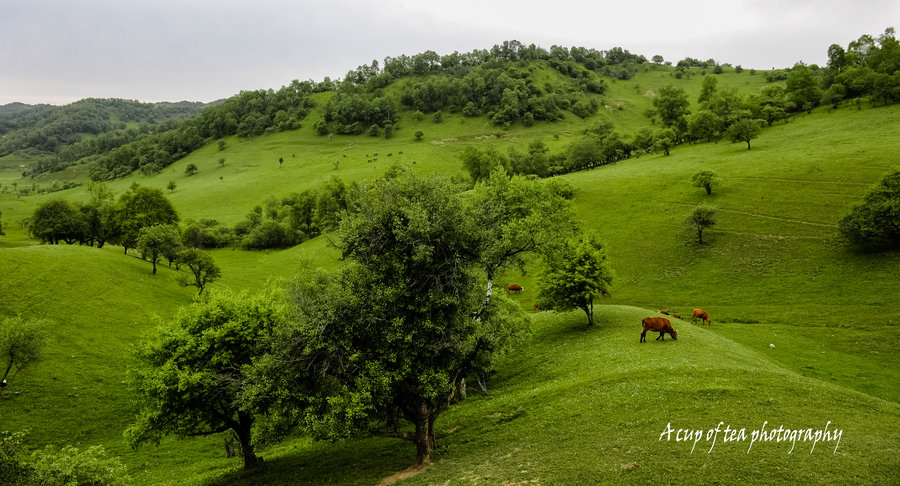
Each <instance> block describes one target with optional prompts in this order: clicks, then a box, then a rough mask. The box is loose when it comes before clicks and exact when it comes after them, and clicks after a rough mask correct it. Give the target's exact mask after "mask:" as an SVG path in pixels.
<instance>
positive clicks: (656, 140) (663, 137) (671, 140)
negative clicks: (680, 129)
mask: <svg viewBox="0 0 900 486" xmlns="http://www.w3.org/2000/svg"><path fill="white" fill-rule="evenodd" d="M677 143H678V136H677V135H676V134H675V130H672V129H671V128H660V129H659V130H656V131H655V132H653V149H654V150H662V151H663V152H664V153H665V154H666V156H668V155H669V149H671V148H672V147H674V146H675V145H676V144H677Z"/></svg>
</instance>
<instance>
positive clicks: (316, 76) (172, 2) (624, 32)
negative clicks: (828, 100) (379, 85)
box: [0, 0, 900, 105]
mask: <svg viewBox="0 0 900 486" xmlns="http://www.w3.org/2000/svg"><path fill="white" fill-rule="evenodd" d="M898 24H900V1H897V0H756V1H751V0H666V1H645V0H624V1H622V0H618V1H616V2H610V1H599V0H580V1H579V0H543V1H534V0H496V1H495V0H480V1H479V0H452V1H450V0H447V1H444V2H434V1H429V0H356V1H353V0H318V1H308V0H296V1H290V0H252V1H246V2H239V1H234V0H0V105H2V104H6V103H10V102H13V101H20V102H24V103H30V104H34V103H53V104H64V103H69V102H72V101H75V100H78V99H81V98H87V97H95V98H127V99H138V100H141V101H180V100H190V101H212V100H215V99H220V98H226V97H229V96H231V95H234V94H237V93H238V92H239V91H241V90H255V89H268V88H274V89H277V88H279V87H281V86H282V85H285V84H288V83H290V81H291V80H293V79H300V80H305V79H313V80H315V81H321V80H322V79H323V78H324V77H325V76H330V77H331V78H332V79H334V78H342V77H343V76H344V75H345V74H346V73H347V71H349V70H351V69H355V68H356V67H357V66H359V65H361V64H370V63H371V62H372V60H373V59H375V60H378V62H379V64H382V61H383V60H384V58H385V57H387V56H392V57H393V56H398V55H401V54H407V55H413V54H418V53H420V52H424V51H426V50H433V51H435V52H437V53H438V54H441V55H443V54H448V53H451V52H453V51H459V52H469V51H472V50H473V49H490V48H491V46H493V45H494V44H499V43H501V42H503V41H504V40H512V39H515V40H518V41H520V42H522V43H523V44H525V45H528V44H531V43H534V44H537V45H539V46H541V47H543V48H545V49H549V48H550V46H551V45H554V44H556V45H561V46H565V47H571V46H583V47H588V48H594V49H598V50H607V49H610V48H612V47H615V46H619V47H622V48H625V49H628V50H629V51H631V52H632V53H635V54H643V55H644V56H646V57H647V58H648V59H649V58H651V57H652V56H653V55H655V54H660V55H662V56H663V57H664V58H665V59H666V60H667V61H673V62H677V61H678V60H680V59H683V58H685V57H694V58H697V59H701V60H706V59H710V58H712V59H715V60H716V61H718V62H720V63H724V62H728V63H731V64H734V65H737V64H741V65H743V66H744V67H745V68H759V69H769V68H772V67H778V68H783V67H790V66H792V65H793V64H794V63H795V62H797V61H801V60H802V61H804V62H806V63H816V64H820V65H824V64H825V60H826V52H827V49H828V46H829V45H831V44H834V43H837V44H840V45H841V46H843V47H846V46H847V44H848V43H849V42H850V41H852V40H854V39H857V38H858V37H859V36H860V35H862V34H871V35H873V36H877V35H880V34H881V33H883V32H884V29H885V28H886V27H892V26H893V27H898V28H900V25H898Z"/></svg>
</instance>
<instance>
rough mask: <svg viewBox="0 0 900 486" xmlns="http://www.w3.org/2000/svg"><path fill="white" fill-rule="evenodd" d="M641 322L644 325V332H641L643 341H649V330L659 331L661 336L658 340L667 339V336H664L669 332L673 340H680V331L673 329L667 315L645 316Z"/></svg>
mask: <svg viewBox="0 0 900 486" xmlns="http://www.w3.org/2000/svg"><path fill="white" fill-rule="evenodd" d="M641 324H643V326H644V332H642V333H641V342H642V343H645V342H647V331H653V332H658V333H659V337H658V338H656V340H657V341H659V340H660V339H662V340H663V341H665V340H666V338H665V337H664V336H665V335H666V333H669V335H670V336H672V339H673V340H675V341H678V332H677V331H676V330H675V329H672V324H671V323H669V320H668V319H666V318H665V317H645V318H644V320H643V321H641Z"/></svg>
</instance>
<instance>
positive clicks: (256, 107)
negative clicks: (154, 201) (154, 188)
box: [90, 80, 316, 181]
mask: <svg viewBox="0 0 900 486" xmlns="http://www.w3.org/2000/svg"><path fill="white" fill-rule="evenodd" d="M315 89H316V85H315V83H313V82H311V81H303V82H300V81H297V80H294V81H293V82H291V84H289V85H287V86H283V87H281V89H279V90H277V91H275V90H271V89H270V90H257V91H242V92H241V93H240V94H237V95H235V96H232V97H231V98H228V99H227V100H225V101H223V102H222V103H219V104H216V105H213V106H209V107H207V108H206V109H204V110H203V112H202V113H200V115H199V116H197V117H194V118H192V119H190V120H186V121H184V122H182V123H180V124H179V125H178V126H177V127H175V128H172V129H170V130H167V131H165V132H162V133H158V134H153V135H151V136H146V137H143V138H140V139H138V140H136V141H134V142H131V143H128V144H126V145H123V146H120V147H118V148H115V149H113V150H111V151H109V152H107V153H105V154H104V155H102V156H99V157H97V158H96V160H94V161H92V163H91V169H90V175H91V179H93V180H94V181H99V180H108V179H113V178H116V177H123V176H126V175H128V174H130V173H132V172H133V171H136V170H140V171H141V172H143V173H145V174H154V173H157V172H159V171H161V170H162V169H163V168H165V167H168V166H169V165H170V164H172V163H173V162H175V161H176V160H179V159H181V158H182V157H184V156H186V155H187V154H189V153H191V152H192V151H194V150H196V149H197V148H199V147H200V146H202V145H203V144H204V143H206V142H208V141H211V140H216V139H219V138H222V137H225V136H228V135H238V136H240V137H255V136H257V135H262V134H263V133H270V132H276V131H284V130H292V129H295V128H299V127H300V120H302V119H303V118H305V117H306V115H307V114H308V112H309V110H310V109H311V108H312V107H313V106H315V103H314V102H313V100H312V98H311V95H312V93H313V92H314V91H315Z"/></svg>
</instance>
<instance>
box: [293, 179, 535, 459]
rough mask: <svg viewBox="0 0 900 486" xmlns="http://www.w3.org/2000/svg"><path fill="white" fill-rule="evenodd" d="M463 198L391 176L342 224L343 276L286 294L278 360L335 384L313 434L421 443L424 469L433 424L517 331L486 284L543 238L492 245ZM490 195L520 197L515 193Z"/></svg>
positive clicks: (443, 185) (310, 280)
mask: <svg viewBox="0 0 900 486" xmlns="http://www.w3.org/2000/svg"><path fill="white" fill-rule="evenodd" d="M497 184H498V185H499V182H497ZM463 189H464V187H463V186H459V185H456V184H454V183H452V182H451V181H450V180H448V179H446V178H421V177H417V176H415V175H413V174H412V173H409V172H405V171H401V170H397V171H391V172H390V173H389V174H388V175H387V176H386V177H385V178H383V179H381V180H379V181H377V182H375V183H374V184H373V185H372V186H371V187H369V188H367V189H366V190H365V191H363V193H362V195H361V199H360V200H359V201H358V204H357V205H355V206H354V210H353V211H351V212H350V213H349V214H348V216H347V217H346V218H345V219H344V220H343V221H342V222H341V226H340V231H339V238H340V242H339V247H340V248H341V250H342V253H343V255H344V258H345V259H346V260H347V261H348V265H347V267H346V268H345V269H344V270H343V271H342V272H341V273H340V274H339V275H337V276H331V277H329V276H325V275H313V276H311V277H307V278H303V279H299V280H298V281H297V282H296V283H295V284H294V285H293V286H292V290H291V292H290V295H291V296H292V300H293V302H294V304H295V305H294V307H295V309H296V313H297V321H296V325H295V328H294V329H295V330H294V334H295V335H296V336H299V337H294V338H288V339H285V341H284V342H286V343H288V346H285V347H284V348H283V349H284V350H283V352H282V353H281V354H280V355H281V358H280V360H281V361H282V362H284V363H288V365H287V366H289V368H288V369H291V368H290V367H296V368H297V369H300V370H310V369H315V370H323V372H324V373H325V374H326V375H328V376H329V377H330V380H331V385H329V386H328V387H326V391H325V393H326V394H327V395H328V397H327V399H323V400H322V402H321V403H322V404H324V405H325V410H324V411H323V414H322V417H321V418H320V419H319V420H316V421H315V422H316V424H315V426H314V427H313V428H314V430H316V431H317V432H319V433H321V434H324V435H330V436H335V435H347V434H350V433H352V432H354V431H359V430H361V429H362V430H369V431H380V432H381V433H389V434H391V435H394V436H399V437H404V438H407V439H409V440H411V441H413V442H414V443H415V444H416V451H417V462H418V463H419V464H422V463H425V462H428V461H429V460H430V457H431V453H432V451H433V450H434V447H435V444H436V443H435V421H436V420H437V419H438V417H439V416H440V415H441V414H442V413H443V412H444V411H446V410H447V408H448V407H449V406H450V404H451V400H452V398H453V397H454V396H455V393H456V390H457V389H458V385H459V383H460V381H461V380H462V379H463V378H464V377H465V374H466V373H468V372H470V371H472V370H475V369H484V368H486V367H489V366H492V358H493V357H495V356H496V355H497V354H498V353H500V352H502V351H503V350H504V349H507V348H508V345H509V343H510V342H512V341H514V340H515V338H516V337H518V336H521V335H522V333H523V332H524V330H523V329H522V326H523V324H524V323H525V322H526V320H525V319H523V318H522V317H521V311H520V310H519V309H518V307H517V306H515V305H514V304H512V303H510V302H509V301H506V300H504V299H497V298H494V299H490V298H489V296H490V285H491V284H490V283H488V291H487V292H488V297H487V298H486V297H485V290H484V289H485V287H484V283H483V282H484V281H483V278H484V272H485V269H487V268H494V271H496V270H497V269H499V268H501V267H503V266H504V265H505V264H506V263H503V262H504V261H509V260H510V259H514V258H516V255H517V254H518V253H517V252H516V248H517V247H521V246H523V245H524V246H531V245H532V243H531V240H532V239H533V238H539V237H538V235H536V234H533V235H527V234H526V232H519V231H518V230H517V229H515V228H512V227H509V228H507V229H506V230H505V231H497V232H495V233H494V234H493V235H494V236H495V237H498V236H499V237H502V236H504V235H508V236H509V241H508V242H506V243H496V244H495V245H496V246H494V245H492V244H490V243H489V241H488V240H489V239H490V238H488V236H487V235H485V234H483V233H482V231H483V229H482V228H483V227H482V226H480V225H479V223H478V220H477V218H474V217H473V213H475V212H476V211H474V210H473V209H472V208H473V207H479V206H478V201H480V199H479V198H480V197H481V196H480V195H478V194H475V195H471V194H470V195H469V197H470V198H472V200H469V199H467V198H465V197H463ZM493 190H495V191H497V192H508V193H510V194H508V195H507V200H508V201H515V199H516V197H514V196H513V194H511V193H514V192H516V191H515V190H514V189H510V188H506V189H501V188H494V189H493ZM507 210H508V211H510V214H514V213H516V212H519V213H522V214H524V213H526V212H527V211H526V208H524V207H520V208H518V209H516V208H513V207H510V208H507ZM489 219H490V218H489ZM493 220H494V221H504V220H506V221H507V222H509V220H511V216H504V215H502V214H498V215H495V216H494V217H493ZM537 221H538V219H537V218H535V220H534V221H533V222H532V223H537ZM509 224H511V223H509ZM520 235H521V238H520V237H519V236H520ZM504 247H505V249H504ZM504 255H505V256H504ZM290 343H302V344H303V346H302V348H300V347H297V346H293V347H292V345H290ZM290 363H295V364H294V365H291V364H290ZM276 375H278V376H282V377H283V376H285V375H287V376H294V374H293V373H284V372H282V373H277V374H276ZM300 376H303V374H302V373H300ZM301 385H302V383H301ZM284 388H286V389H292V388H293V387H292V386H291V385H290V384H289V383H288V384H286V386H285V387H284ZM301 388H302V386H301ZM301 395H302V394H301ZM403 422H406V423H409V424H411V425H412V428H413V431H412V432H410V431H408V430H406V428H405V427H404V426H403V425H402V424H403Z"/></svg>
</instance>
